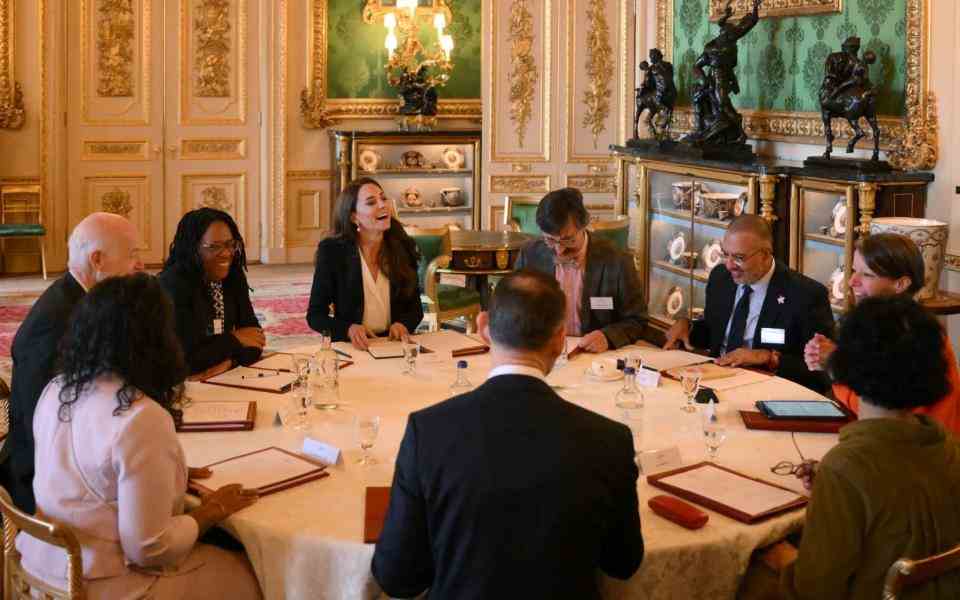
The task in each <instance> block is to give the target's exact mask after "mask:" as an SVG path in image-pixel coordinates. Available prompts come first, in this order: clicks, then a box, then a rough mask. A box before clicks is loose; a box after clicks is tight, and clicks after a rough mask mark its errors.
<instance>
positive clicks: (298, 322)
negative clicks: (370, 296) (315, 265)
mask: <svg viewBox="0 0 960 600" xmlns="http://www.w3.org/2000/svg"><path fill="white" fill-rule="evenodd" d="M251 285H252V286H253V288H254V290H253V292H252V294H251V296H252V300H253V308H254V310H255V311H256V313H257V318H258V319H259V320H260V325H261V326H262V327H263V328H264V330H265V332H266V334H267V347H268V348H270V349H274V350H281V349H284V348H292V347H294V346H299V345H303V344H308V343H310V342H311V340H313V338H312V335H311V334H312V331H311V329H310V327H309V326H308V325H307V321H306V315H307V303H308V301H309V299H310V275H309V274H306V275H304V276H300V275H298V276H294V277H292V278H291V279H290V280H286V281H279V280H271V281H268V282H253V283H252V284H251ZM38 296H39V294H19V295H16V294H15V295H4V296H2V297H0V377H3V379H4V380H6V381H7V382H9V381H10V371H11V360H10V345H11V344H12V343H13V336H14V335H15V334H16V333H17V328H18V327H20V323H21V322H22V321H23V319H24V318H25V317H26V316H27V313H28V312H29V311H30V307H31V306H32V305H33V303H34V301H36V299H37V297H38Z"/></svg>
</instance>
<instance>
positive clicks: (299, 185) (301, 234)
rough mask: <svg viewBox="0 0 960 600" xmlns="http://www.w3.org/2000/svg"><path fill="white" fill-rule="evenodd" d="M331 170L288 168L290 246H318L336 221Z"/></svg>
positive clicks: (288, 228) (288, 240)
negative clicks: (334, 219)
mask: <svg viewBox="0 0 960 600" xmlns="http://www.w3.org/2000/svg"><path fill="white" fill-rule="evenodd" d="M332 180H333V175H332V173H331V172H330V171H328V170H310V171H288V172H287V194H288V196H287V197H288V199H289V214H290V218H289V219H288V220H287V231H286V242H287V247H288V248H312V247H315V246H316V244H317V242H318V241H319V240H320V238H321V237H323V236H324V235H326V233H328V232H329V231H330V230H331V229H332V228H333V225H332V223H331V222H330V215H331V214H333V206H332V203H333V202H334V199H333V198H332V197H331V194H332V187H331V183H332Z"/></svg>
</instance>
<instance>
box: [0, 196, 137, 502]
mask: <svg viewBox="0 0 960 600" xmlns="http://www.w3.org/2000/svg"><path fill="white" fill-rule="evenodd" d="M137 239H138V234H137V230H136V229H135V228H134V226H133V224H131V223H130V221H128V220H126V219H124V218H123V217H121V216H118V215H114V214H111V213H102V212H98V213H93V214H91V215H89V216H87V217H86V218H84V219H83V220H82V221H80V223H79V224H77V226H76V227H75V228H74V229H73V232H72V233H71V234H70V240H69V241H68V248H69V260H68V261H67V267H68V270H67V272H66V273H64V275H63V277H61V278H60V279H58V280H56V281H55V282H53V284H51V285H50V287H48V288H47V290H46V291H45V292H44V293H43V295H41V296H40V297H39V298H38V299H37V301H36V302H35V303H34V305H33V307H32V308H31V309H30V313H29V314H27V318H26V319H25V320H24V321H23V323H22V324H21V325H20V329H18V330H17V334H16V336H15V337H14V338H13V348H12V355H13V380H12V381H11V388H12V389H11V394H10V413H9V417H10V435H9V437H8V438H7V443H6V444H4V447H3V453H2V456H0V463H2V465H3V469H2V472H0V475H2V478H3V483H4V487H6V488H7V491H9V492H10V495H11V496H12V497H13V502H14V504H16V505H17V507H18V508H20V509H21V510H23V511H26V512H28V513H33V512H34V509H35V504H34V498H33V451H34V445H33V412H34V409H35V408H36V406H37V400H38V399H39V398H40V393H41V392H43V388H45V387H46V385H47V383H49V382H50V380H51V379H53V376H54V374H55V372H54V368H55V364H56V358H57V349H58V346H59V344H60V338H62V337H63V335H64V334H65V333H66V329H67V324H68V323H69V321H70V314H71V313H72V312H73V309H74V307H75V306H76V305H77V303H78V302H79V301H80V299H81V298H82V297H83V295H84V293H86V291H87V290H89V289H90V288H92V287H93V286H94V285H95V284H96V283H97V282H99V281H102V280H103V279H106V278H107V277H111V276H114V275H128V274H130V273H133V272H134V271H139V270H141V269H143V263H142V262H140V258H139V256H138V252H139V248H138V244H137Z"/></svg>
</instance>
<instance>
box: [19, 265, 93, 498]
mask: <svg viewBox="0 0 960 600" xmlns="http://www.w3.org/2000/svg"><path fill="white" fill-rule="evenodd" d="M84 293H85V292H84V291H83V287H82V286H81V285H80V284H79V283H77V280H76V279H74V278H73V275H71V274H70V273H69V272H68V273H66V274H65V275H64V276H63V277H61V278H60V279H58V280H56V281H54V282H53V283H52V284H51V285H50V287H48V288H47V290H46V291H45V292H44V293H43V294H42V295H41V296H40V297H39V298H37V301H36V302H35V303H34V304H33V307H31V308H30V312H29V313H28V314H27V318H26V319H24V321H23V323H22V324H21V325H20V328H19V329H18V330H17V334H16V336H15V337H14V338H13V347H12V355H13V380H12V382H11V386H10V387H11V390H10V412H9V419H10V434H9V437H8V438H7V442H6V444H4V447H3V462H4V465H5V468H4V478H5V480H6V481H5V484H4V485H5V486H6V488H7V491H9V492H10V495H11V497H12V498H13V503H14V504H16V505H17V507H18V508H19V509H20V510H23V511H24V512H27V513H29V514H33V512H34V510H35V509H36V504H35V501H34V497H33V467H34V465H33V455H34V441H33V413H34V411H35V410H36V408H37V401H38V400H39V399H40V393H41V392H43V388H44V387H46V385H47V384H48V383H49V382H50V380H51V379H53V376H54V374H55V372H56V366H57V365H56V363H57V359H58V357H59V355H60V354H59V345H60V340H61V338H63V336H64V334H65V333H66V332H67V327H68V324H69V322H70V315H71V314H72V313H73V310H74V308H75V307H76V306H77V304H78V303H79V302H80V300H81V299H82V298H83V296H84Z"/></svg>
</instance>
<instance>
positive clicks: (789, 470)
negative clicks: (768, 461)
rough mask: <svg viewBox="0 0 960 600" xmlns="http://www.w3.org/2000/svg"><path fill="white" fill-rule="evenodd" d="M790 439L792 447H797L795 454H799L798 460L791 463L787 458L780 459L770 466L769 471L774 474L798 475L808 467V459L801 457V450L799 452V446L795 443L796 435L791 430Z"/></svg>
mask: <svg viewBox="0 0 960 600" xmlns="http://www.w3.org/2000/svg"><path fill="white" fill-rule="evenodd" d="M790 439H792V440H793V447H794V448H796V449H797V454H799V455H800V462H799V463H792V462H790V461H789V460H781V461H780V462H778V463H777V464H775V465H773V466H772V467H770V472H771V473H773V474H775V475H783V476H787V475H800V474H801V473H803V471H804V470H805V469H807V468H808V465H809V461H807V459H806V458H804V457H803V452H800V446H798V445H797V436H796V434H795V433H794V432H792V431H791V432H790Z"/></svg>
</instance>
